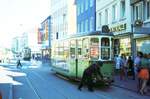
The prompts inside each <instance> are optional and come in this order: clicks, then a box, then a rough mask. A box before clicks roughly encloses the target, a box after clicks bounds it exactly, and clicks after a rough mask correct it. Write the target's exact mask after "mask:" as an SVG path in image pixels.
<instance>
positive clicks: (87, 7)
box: [75, 0, 96, 33]
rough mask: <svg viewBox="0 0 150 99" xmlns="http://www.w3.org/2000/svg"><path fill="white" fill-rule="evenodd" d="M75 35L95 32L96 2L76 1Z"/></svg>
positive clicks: (88, 0)
mask: <svg viewBox="0 0 150 99" xmlns="http://www.w3.org/2000/svg"><path fill="white" fill-rule="evenodd" d="M75 4H76V7H77V10H76V13H77V14H76V15H77V33H86V32H91V31H95V30H96V15H95V13H96V0H76V1H75Z"/></svg>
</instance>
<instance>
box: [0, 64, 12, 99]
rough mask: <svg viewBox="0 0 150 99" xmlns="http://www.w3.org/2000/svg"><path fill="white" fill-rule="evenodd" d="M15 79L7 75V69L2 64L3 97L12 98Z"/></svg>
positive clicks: (0, 84)
mask: <svg viewBox="0 0 150 99" xmlns="http://www.w3.org/2000/svg"><path fill="white" fill-rule="evenodd" d="M12 80H13V79H12V78H11V77H9V76H6V75H5V70H4V69H3V67H1V66H0V94H1V95H2V99H12V83H11V81H12Z"/></svg>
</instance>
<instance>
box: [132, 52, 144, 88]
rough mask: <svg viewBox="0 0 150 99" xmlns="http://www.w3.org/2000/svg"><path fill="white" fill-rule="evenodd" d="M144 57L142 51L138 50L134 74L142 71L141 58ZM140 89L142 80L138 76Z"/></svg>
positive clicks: (136, 74)
mask: <svg viewBox="0 0 150 99" xmlns="http://www.w3.org/2000/svg"><path fill="white" fill-rule="evenodd" d="M142 57H143V53H142V52H138V53H137V56H136V58H135V60H134V74H135V76H136V77H137V76H138V73H139V72H140V69H141V58H142ZM137 87H138V90H139V89H140V88H141V80H140V79H139V78H138V85H137Z"/></svg>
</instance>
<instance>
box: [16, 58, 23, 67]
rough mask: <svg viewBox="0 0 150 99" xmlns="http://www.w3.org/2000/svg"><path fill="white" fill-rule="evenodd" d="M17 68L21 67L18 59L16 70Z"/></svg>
mask: <svg viewBox="0 0 150 99" xmlns="http://www.w3.org/2000/svg"><path fill="white" fill-rule="evenodd" d="M19 66H20V67H22V64H21V62H20V59H18V61H17V68H19Z"/></svg>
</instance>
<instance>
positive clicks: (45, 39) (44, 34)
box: [38, 16, 51, 59]
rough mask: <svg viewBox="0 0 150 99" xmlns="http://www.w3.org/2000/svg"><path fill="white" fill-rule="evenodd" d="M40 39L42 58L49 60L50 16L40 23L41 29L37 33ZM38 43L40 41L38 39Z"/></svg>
mask: <svg viewBox="0 0 150 99" xmlns="http://www.w3.org/2000/svg"><path fill="white" fill-rule="evenodd" d="M38 34H39V37H41V45H42V47H41V51H42V57H43V58H46V59H49V58H50V54H51V16H48V17H47V18H46V19H45V20H44V21H43V22H42V23H41V29H39V31H38ZM39 43H40V39H39Z"/></svg>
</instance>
